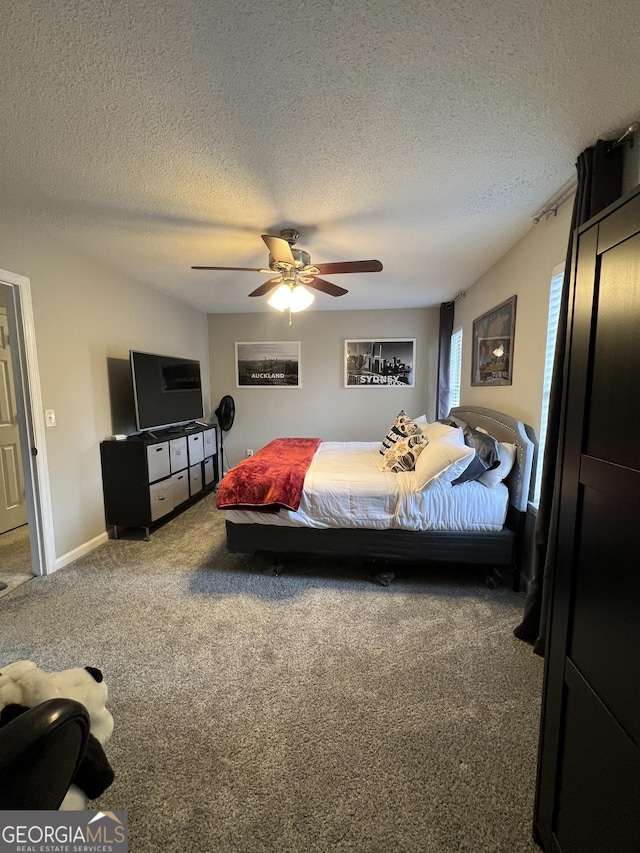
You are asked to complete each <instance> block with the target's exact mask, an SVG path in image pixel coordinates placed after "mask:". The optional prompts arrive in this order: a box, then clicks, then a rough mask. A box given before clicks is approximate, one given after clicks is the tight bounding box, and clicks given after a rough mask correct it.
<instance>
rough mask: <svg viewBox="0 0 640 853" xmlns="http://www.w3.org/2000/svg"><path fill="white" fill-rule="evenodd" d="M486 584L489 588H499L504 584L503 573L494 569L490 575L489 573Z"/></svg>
mask: <svg viewBox="0 0 640 853" xmlns="http://www.w3.org/2000/svg"><path fill="white" fill-rule="evenodd" d="M485 585H486V586H487V587H488V588H489V589H498V587H499V586H502V575H501V574H500V572H498V571H497V570H496V569H494V570H493V571H492V572H491V574H490V575H487V577H486V579H485Z"/></svg>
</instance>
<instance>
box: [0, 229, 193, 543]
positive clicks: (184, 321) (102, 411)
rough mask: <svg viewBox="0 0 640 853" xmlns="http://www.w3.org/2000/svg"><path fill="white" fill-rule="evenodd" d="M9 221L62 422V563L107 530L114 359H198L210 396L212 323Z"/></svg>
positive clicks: (10, 260) (50, 446) (7, 252)
mask: <svg viewBox="0 0 640 853" xmlns="http://www.w3.org/2000/svg"><path fill="white" fill-rule="evenodd" d="M2 216H3V214H2V213H0V268H2V269H6V270H10V271H11V272H14V273H18V274H20V275H24V276H27V277H28V278H29V279H30V280H31V291H32V300H33V312H34V321H35V329H36V342H37V347H38V361H39V368H40V380H41V386H42V397H43V404H44V408H46V409H55V411H56V415H57V426H56V427H53V428H50V429H47V431H46V438H47V455H48V462H49V473H50V480H51V497H52V507H53V524H54V532H55V549H56V556H57V557H58V558H61V557H63V556H64V555H66V554H68V553H69V552H70V551H72V550H74V549H76V548H79V547H81V546H83V545H84V544H85V543H87V542H90V541H91V540H92V539H94V538H95V537H97V536H99V535H100V534H102V533H104V530H105V519H104V509H103V499H102V478H101V471H100V452H99V443H100V441H101V440H102V439H104V438H106V437H107V436H108V435H110V434H111V433H112V432H113V430H114V425H113V424H112V418H111V407H110V397H109V381H108V373H107V359H127V358H128V353H129V349H130V348H131V349H141V350H147V351H151V352H161V353H164V352H168V354H175V355H182V356H187V357H192V358H198V359H200V360H201V362H202V365H203V368H204V385H205V387H208V371H207V366H208V342H207V320H206V315H204V314H202V313H201V312H198V311H196V310H194V309H192V308H189V307H187V306H185V305H183V304H181V303H179V302H176V301H175V300H173V299H170V298H168V297H166V296H164V295H162V294H160V293H159V292H157V291H155V290H152V289H151V288H149V287H147V286H145V285H142V284H139V283H137V282H135V281H133V280H125V279H122V278H121V277H118V276H116V275H114V274H112V273H111V272H110V271H109V270H106V269H102V268H100V267H97V266H95V265H94V264H92V263H90V262H89V261H88V260H86V259H85V258H83V257H81V256H79V255H77V254H74V253H73V252H71V251H69V249H68V248H67V247H65V246H62V245H60V243H58V242H50V241H49V240H47V238H46V237H45V236H44V235H43V234H38V233H37V231H36V230H34V229H33V228H32V227H31V228H30V227H25V226H21V225H20V224H18V223H14V222H9V221H6V220H5V221H3V218H2ZM207 396H208V395H207ZM207 404H208V400H207ZM35 416H36V417H42V416H43V413H41V412H40V413H38V412H36V413H35Z"/></svg>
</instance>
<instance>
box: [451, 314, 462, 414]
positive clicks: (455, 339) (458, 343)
mask: <svg viewBox="0 0 640 853" xmlns="http://www.w3.org/2000/svg"><path fill="white" fill-rule="evenodd" d="M461 376H462V326H460V328H459V329H456V330H455V331H454V332H453V334H452V335H451V361H450V363H449V408H451V407H453V406H459V405H460V377H461Z"/></svg>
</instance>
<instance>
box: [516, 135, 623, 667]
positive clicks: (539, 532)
mask: <svg viewBox="0 0 640 853" xmlns="http://www.w3.org/2000/svg"><path fill="white" fill-rule="evenodd" d="M622 167H623V150H622V148H621V147H619V146H618V147H616V146H615V145H614V144H613V143H611V142H606V141H604V140H598V142H597V143H596V145H595V146H592V147H590V148H586V149H585V150H584V151H583V152H582V154H580V156H579V157H578V160H577V162H576V169H577V172H578V187H577V190H576V196H575V200H574V205H573V216H572V218H571V232H570V234H569V246H568V248H567V260H566V266H565V270H564V282H563V285H562V302H561V306H560V316H559V319H558V337H557V343H556V351H555V354H554V362H553V374H552V379H551V394H550V398H549V418H548V422H547V440H546V446H545V449H544V459H543V463H542V464H543V468H542V484H541V489H540V503H539V506H538V516H537V519H536V528H535V540H534V542H535V551H534V564H533V566H534V577H533V581H532V583H531V586H530V587H529V593H528V595H527V600H526V604H525V609H524V616H523V619H522V622H521V623H520V625H518V627H517V628H516V629H515V630H514V632H513V633H514V634H515V635H516V637H518V638H519V639H521V640H526V641H528V642H532V643H533V650H534V651H535V652H536V654H539V655H544V649H545V643H546V634H547V615H548V606H549V596H550V592H551V582H552V578H553V570H554V565H555V554H556V539H557V533H558V516H559V498H560V487H561V475H562V457H563V447H564V433H563V425H564V410H565V400H566V368H567V361H568V359H567V358H566V355H567V339H568V335H570V331H571V330H570V328H568V316H569V300H570V292H571V274H572V260H573V249H574V239H575V230H576V228H579V227H580V226H581V225H584V223H585V222H587V221H588V220H589V219H591V217H592V216H595V215H596V214H597V213H599V212H600V211H601V210H604V208H605V207H607V206H608V205H609V204H612V203H613V202H614V201H616V199H618V198H619V197H620V195H621V193H622ZM538 464H540V462H538Z"/></svg>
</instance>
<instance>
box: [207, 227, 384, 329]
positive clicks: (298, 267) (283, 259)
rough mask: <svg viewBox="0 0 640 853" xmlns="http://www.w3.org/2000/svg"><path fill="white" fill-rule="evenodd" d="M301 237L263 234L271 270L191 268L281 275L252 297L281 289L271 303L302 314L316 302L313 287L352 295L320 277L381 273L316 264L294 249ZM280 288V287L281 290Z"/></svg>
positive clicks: (363, 265)
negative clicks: (310, 288)
mask: <svg viewBox="0 0 640 853" xmlns="http://www.w3.org/2000/svg"><path fill="white" fill-rule="evenodd" d="M299 236H300V234H299V233H298V232H297V231H296V230H295V228H285V229H284V230H283V231H281V232H280V236H279V237H275V236H273V235H271V234H263V235H262V239H263V240H264V242H265V243H266V245H267V248H268V249H269V269H257V268H255V267H191V269H193V270H239V271H242V272H259V273H263V274H265V275H271V274H272V273H274V272H275V273H278V275H277V277H276V278H272V279H270V280H269V281H265V282H264V284H261V285H260V287H257V288H256V289H255V290H253V291H252V292H251V293H250V294H249V296H266V294H267V293H269V291H271V290H273V289H274V288H275V287H278V289H277V290H276V292H275V293H274V294H273V295H272V296H271V298H270V299H269V300H268V302H269V304H270V305H271V306H272V307H274V308H277V309H278V310H279V311H286V310H287V309H289V312H290V313H291V312H294V313H295V312H296V311H302V310H303V309H304V308H308V307H309V305H311V303H312V302H313V295H312V294H311V293H309V291H308V290H307V289H306V288H307V287H312V288H313V289H314V290H320V291H322V292H323V293H328V294H329V296H344V294H345V293H347V292H348V291H347V290H345V288H344V287H338V285H336V284H332V283H331V282H330V281H325V279H323V278H319V277H318V276H320V275H325V274H327V275H337V274H338V273H356V272H380V270H381V269H382V264H381V263H380V261H374V260H371V261H342V262H338V263H328V264H312V263H311V256H310V255H309V253H308V252H305V251H304V249H294V248H293V246H294V244H295V243H296V241H297V240H298V237H299ZM278 285H279V286H278Z"/></svg>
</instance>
